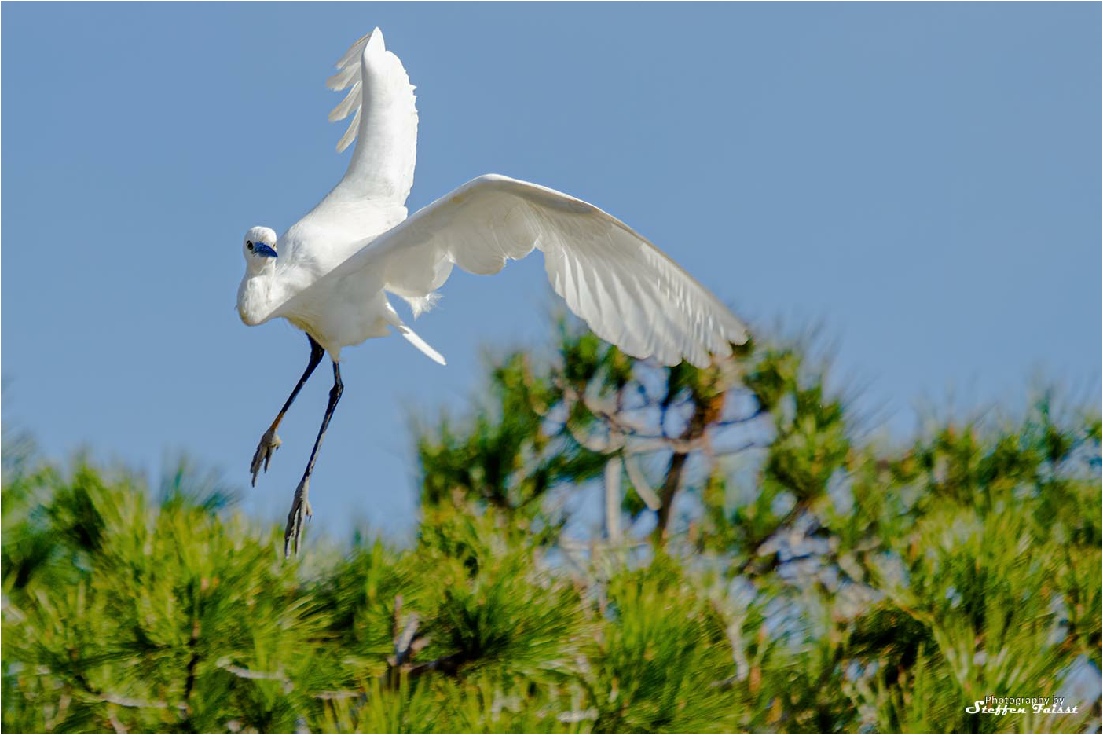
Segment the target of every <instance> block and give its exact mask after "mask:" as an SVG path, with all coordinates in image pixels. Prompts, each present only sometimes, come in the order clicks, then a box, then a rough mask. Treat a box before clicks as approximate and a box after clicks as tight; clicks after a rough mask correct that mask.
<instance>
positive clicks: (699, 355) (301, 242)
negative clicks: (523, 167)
mask: <svg viewBox="0 0 1103 735" xmlns="http://www.w3.org/2000/svg"><path fill="white" fill-rule="evenodd" d="M329 83H330V86H331V87H333V88H334V89H346V88H347V89H349V92H348V94H347V96H346V98H345V99H344V101H342V102H341V103H340V104H339V105H338V106H337V108H335V109H334V111H333V113H332V114H331V115H330V118H331V119H342V118H344V117H346V116H348V115H349V114H352V115H353V120H352V123H351V125H350V127H349V131H348V132H347V133H346V134H345V137H344V138H342V141H341V143H340V144H339V146H338V149H339V150H340V149H342V148H344V147H345V146H347V145H348V144H349V143H350V142H351V141H352V140H353V139H354V138H355V140H356V148H355V150H354V151H353V155H352V159H351V161H350V163H349V166H348V170H347V171H346V173H345V176H344V178H342V180H341V181H340V183H338V185H337V186H336V187H335V188H334V189H333V191H331V192H330V193H329V194H328V195H327V196H326V197H325V198H324V199H323V200H322V201H321V203H319V204H318V206H317V207H315V208H314V209H313V210H312V211H311V212H309V213H308V214H307V215H306V216H305V217H303V218H302V219H301V220H300V221H299V222H297V223H296V224H295V225H293V226H292V227H291V228H290V229H288V231H287V232H286V233H285V234H283V235H282V236H280V237H279V238H278V239H277V238H276V236H275V233H274V232H272V231H271V230H268V229H267V228H253V229H252V230H250V232H249V234H248V235H247V236H246V252H245V256H246V264H247V265H246V274H245V277H244V279H243V280H242V283H241V286H240V288H239V290H238V310H239V313H240V315H241V318H242V320H243V321H244V322H245V323H246V324H249V325H254V324H260V323H262V322H265V321H268V320H269V319H272V318H275V317H283V318H285V319H287V320H288V321H290V322H291V323H292V324H294V325H296V326H297V327H299V328H300V329H302V330H304V331H306V332H307V333H308V334H309V335H310V336H311V337H313V338H314V339H315V340H316V341H317V342H318V343H319V344H320V345H321V346H322V347H323V348H325V350H326V351H327V352H329V354H330V356H331V357H332V358H333V360H334V361H337V360H339V359H340V352H341V349H342V348H344V347H347V346H350V345H356V344H359V343H361V342H363V341H365V340H367V339H370V338H373V337H382V336H385V335H386V334H388V332H389V329H390V328H394V329H396V330H397V331H398V332H399V333H401V334H403V336H405V337H406V338H407V339H409V340H410V341H411V342H412V343H413V344H414V345H415V346H417V347H418V349H420V350H422V351H423V352H425V354H427V355H429V356H430V357H432V358H433V359H435V360H437V361H439V362H442V363H443V358H441V357H440V355H439V354H437V353H436V352H435V351H434V350H433V349H432V348H430V347H429V346H428V345H426V344H425V343H424V342H423V341H421V340H420V339H419V338H418V337H417V336H416V335H414V334H413V332H411V331H410V330H409V328H408V327H407V326H406V325H405V324H403V323H402V321H401V320H400V319H399V317H398V315H397V313H396V312H395V310H394V309H393V308H392V307H391V305H390V303H389V302H388V300H387V294H388V293H391V294H395V295H397V296H399V297H402V298H404V299H406V300H407V301H408V302H409V303H410V305H411V307H412V308H413V311H414V314H415V316H416V315H417V314H419V313H421V312H422V311H425V310H426V309H428V308H429V307H431V306H432V303H433V300H434V298H435V291H436V290H437V289H438V288H440V287H441V286H442V285H443V283H444V282H445V280H447V278H448V276H449V274H450V273H451V270H452V268H453V266H459V267H460V268H462V269H463V270H466V271H469V272H471V273H476V274H491V273H497V272H498V271H499V270H501V269H502V267H504V265H505V263H506V262H507V261H508V260H510V259H518V258H522V257H524V256H526V255H528V254H529V253H531V252H532V251H533V250H534V249H539V250H541V251H542V252H543V254H544V259H545V267H546V271H547V274H548V278H549V280H550V282H551V284H552V286H553V288H554V289H555V291H556V292H557V293H558V294H559V295H560V296H562V297H563V298H564V299H565V300H566V302H567V305H568V306H569V307H570V308H571V310H572V311H573V312H574V313H575V314H577V315H578V316H580V317H581V318H582V319H583V320H584V321H586V323H587V324H588V325H589V326H590V328H591V329H593V330H594V332H595V333H597V334H598V335H599V336H601V337H602V338H604V339H606V340H608V341H609V342H612V343H613V344H616V345H618V346H619V347H620V348H621V349H623V350H624V351H625V352H626V353H628V354H630V355H633V356H635V357H640V358H647V357H654V358H656V359H657V360H659V361H660V362H662V363H663V364H667V365H673V364H676V363H678V362H680V361H681V360H682V359H686V360H689V361H690V362H692V363H693V364H695V365H699V366H703V365H706V364H708V361H709V354H710V353H713V354H720V355H726V354H728V352H729V350H730V347H729V344H730V343H742V342H743V341H745V339H746V330H745V328H744V326H743V324H742V323H741V322H740V321H739V319H737V318H736V317H735V316H734V315H733V314H732V313H731V312H730V311H729V310H728V309H727V308H726V307H725V306H724V305H723V304H722V303H721V302H720V301H719V300H718V299H716V297H715V296H713V295H712V294H711V293H709V292H708V291H707V290H706V289H705V288H704V287H703V286H701V285H700V284H699V283H697V282H696V281H695V280H694V279H693V278H692V277H691V276H689V275H688V274H687V273H686V272H685V271H683V270H682V269H681V268H680V267H678V266H677V265H676V264H675V263H674V262H673V261H671V260H670V259H669V258H667V257H666V256H665V255H663V254H662V253H661V252H660V251H659V250H658V249H657V248H655V247H654V246H653V245H651V243H649V242H647V241H646V240H645V239H643V238H642V237H640V236H639V235H638V234H636V233H635V232H634V231H632V230H631V229H630V228H629V227H628V226H627V225H625V224H623V223H622V222H620V221H619V220H617V219H615V218H613V217H612V216H610V215H608V214H606V213H605V212H603V211H601V210H600V209H598V208H597V207H594V206H593V205H590V204H587V203H586V202H583V201H581V200H579V199H575V198H573V197H570V196H567V195H565V194H561V193H559V192H557V191H553V190H551V189H547V188H545V187H541V186H537V185H536V184H530V183H526V182H523V181H517V180H514V179H510V178H507V177H504V176H496V175H486V176H481V177H479V178H477V179H475V180H473V181H470V182H468V183H467V184H464V185H463V186H461V187H460V188H459V189H456V190H455V191H453V192H452V193H450V194H448V195H446V196H445V197H443V198H441V199H439V200H437V201H436V202H434V203H432V204H430V205H429V206H427V207H425V208H424V209H422V210H420V211H418V212H417V213H415V214H414V215H413V216H411V217H407V211H406V207H405V202H406V198H407V196H408V195H409V192H410V187H411V185H412V183H413V173H414V164H415V160H416V145H417V111H416V108H415V103H414V94H413V87H412V86H411V85H410V82H409V78H408V77H407V75H406V72H405V70H404V69H403V67H402V63H401V62H400V61H399V59H398V57H397V56H395V55H394V54H393V53H391V52H389V51H387V50H386V48H385V46H384V43H383V36H382V34H381V33H380V32H379V30H378V29H376V30H375V31H373V32H372V33H371V34H369V35H368V36H365V37H364V38H362V39H360V40H359V41H358V42H357V43H356V44H354V45H353V47H352V48H351V49H350V50H349V51H348V52H347V53H346V54H345V56H344V57H342V59H341V61H340V62H338V72H337V74H335V75H334V76H333V77H331V79H330V82H329ZM254 244H255V245H256V248H257V249H256V250H254ZM264 245H267V246H270V248H271V251H269V250H264V252H270V255H271V256H272V257H264V256H262V255H260V254H258V253H260V251H261V250H263V248H262V247H261V246H264ZM277 253H278V255H277Z"/></svg>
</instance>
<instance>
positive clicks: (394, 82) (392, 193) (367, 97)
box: [327, 28, 417, 205]
mask: <svg viewBox="0 0 1103 735" xmlns="http://www.w3.org/2000/svg"><path fill="white" fill-rule="evenodd" d="M337 70H338V71H337V73H336V74H334V75H333V76H332V77H330V78H329V80H328V81H327V85H328V86H329V88H330V89H333V90H336V91H342V90H345V89H347V90H348V93H347V94H346V95H345V98H344V100H342V101H341V103H340V104H338V105H337V106H336V107H335V108H333V111H332V112H331V113H330V114H329V119H330V120H331V121H334V122H336V121H338V120H344V119H345V118H347V117H348V116H349V115H352V122H351V123H350V124H349V127H348V130H347V131H346V132H345V134H344V136H342V138H341V140H340V142H339V143H338V144H337V150H338V151H343V150H345V148H347V147H348V146H349V144H350V143H351V142H352V141H353V140H356V148H355V149H353V152H352V160H351V161H349V167H348V170H347V171H345V176H344V178H343V179H341V182H340V183H339V184H337V187H336V188H335V189H334V190H333V191H332V192H331V193H330V195H329V197H327V199H332V198H336V199H339V200H343V201H356V200H364V199H371V200H376V201H378V202H379V203H380V204H385V203H390V204H398V205H402V204H404V203H405V201H406V197H408V196H409V195H410V187H411V186H412V185H413V183H414V163H415V161H416V157H417V107H416V106H415V102H414V88H413V86H412V85H411V84H410V77H409V76H408V75H407V74H406V69H404V68H403V66H402V62H401V61H399V59H398V57H397V56H395V55H394V54H393V53H391V52H390V51H388V50H387V49H386V46H384V44H383V32H382V31H380V30H379V29H378V28H376V29H375V30H374V31H372V32H371V33H369V34H368V35H366V36H364V37H363V38H361V39H360V40H359V41H357V42H356V43H354V44H353V45H352V48H350V49H349V50H348V51H346V52H345V55H344V56H342V57H341V60H340V61H338V62H337Z"/></svg>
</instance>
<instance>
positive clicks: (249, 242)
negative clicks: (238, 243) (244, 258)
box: [245, 240, 253, 250]
mask: <svg viewBox="0 0 1103 735" xmlns="http://www.w3.org/2000/svg"><path fill="white" fill-rule="evenodd" d="M245 248H246V249H247V250H252V249H253V241H252V240H246V241H245Z"/></svg>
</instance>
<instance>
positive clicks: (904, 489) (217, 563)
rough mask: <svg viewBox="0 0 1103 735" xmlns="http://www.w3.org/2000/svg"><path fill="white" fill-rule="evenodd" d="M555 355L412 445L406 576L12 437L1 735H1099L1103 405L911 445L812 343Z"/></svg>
mask: <svg viewBox="0 0 1103 735" xmlns="http://www.w3.org/2000/svg"><path fill="white" fill-rule="evenodd" d="M554 355H555V356H554V358H553V359H550V360H545V361H542V360H539V359H537V358H536V357H535V356H534V355H533V354H532V353H528V352H523V351H518V352H512V353H508V354H505V355H503V356H501V357H499V358H498V359H494V360H492V361H491V362H490V364H489V365H488V387H487V390H486V391H485V393H484V394H483V396H482V398H481V399H480V401H479V402H478V403H477V405H476V408H474V409H473V410H472V411H471V412H470V413H468V414H467V415H463V416H458V417H457V416H450V415H441V416H439V417H436V418H422V419H420V420H418V421H416V422H415V424H414V441H415V445H416V448H417V458H418V462H419V467H420V473H421V474H420V488H419V490H420V499H421V518H420V521H419V526H418V533H417V538H416V541H415V542H414V543H413V544H412V545H410V546H409V547H408V548H393V547H390V546H388V545H386V544H384V543H382V542H380V541H378V540H373V539H366V538H357V539H355V540H354V542H353V543H352V545H351V546H350V547H338V546H334V545H326V544H319V543H315V544H311V545H308V550H307V553H306V554H305V555H304V557H303V558H302V559H299V560H295V561H290V562H288V561H284V560H283V559H282V555H281V553H280V550H281V548H282V547H281V542H280V538H281V537H280V533H279V529H277V528H274V527H272V528H268V527H263V526H261V525H259V524H257V523H255V522H251V521H250V520H248V519H246V518H244V517H242V516H241V515H240V514H239V513H237V512H236V511H235V510H234V502H235V499H236V498H235V494H234V492H233V491H232V490H231V489H230V488H228V487H227V486H226V485H225V484H224V483H222V482H221V481H220V480H219V478H218V477H217V476H215V475H210V474H203V473H202V472H200V471H198V470H197V469H196V468H195V467H194V466H192V465H191V464H189V463H188V462H186V461H181V463H180V464H179V466H178V468H177V469H176V470H175V471H174V472H172V473H170V474H169V476H167V477H166V478H165V479H164V480H163V481H162V482H161V484H160V487H159V488H157V489H156V490H154V489H151V488H149V487H147V486H146V484H145V482H144V481H143V480H142V479H141V478H139V477H137V476H135V475H133V474H130V473H127V472H125V471H119V470H112V469H110V468H104V467H100V466H97V465H96V464H94V463H93V462H92V461H90V460H89V459H88V458H83V457H82V458H77V459H76V460H74V461H73V462H72V463H71V464H70V465H68V466H61V465H58V464H56V463H51V462H48V461H44V460H42V459H41V458H39V457H38V456H37V455H36V453H35V452H34V450H33V447H31V446H30V445H29V444H28V443H27V442H26V441H25V440H20V439H9V438H6V439H5V447H4V477H3V544H2V559H3V585H4V586H3V644H4V645H3V720H2V724H3V727H4V729H5V730H7V731H11V732H41V731H116V732H130V731H142V732H147V731H148V732H154V731H165V732H169V731H171V732H180V731H189V732H190V731H195V732H212V731H213V732H222V731H230V732H249V731H252V732H284V731H311V732H314V731H342V732H343V731H387V732H438V731H439V732H506V731H508V732H517V731H525V732H528V731H539V732H652V731H663V732H673V731H677V732H724V731H785V732H805V731H807V732H836V731H867V732H868V731H931V732H987V731H993V732H995V731H1015V732H1018V731H1062V732H1065V731H1067V732H1082V731H1085V730H1088V731H1091V730H1096V731H1098V729H1099V725H1100V710H1099V694H1100V692H1099V671H1100V666H1101V661H1100V618H1101V611H1100V605H1101V571H1100V564H1101V558H1100V556H1101V544H1103V535H1101V529H1100V510H1101V502H1103V501H1101V489H1100V434H1101V430H1100V419H1099V413H1098V409H1097V408H1096V407H1095V406H1083V407H1079V406H1073V407H1070V408H1064V409H1059V408H1058V407H1057V406H1056V403H1055V401H1054V399H1053V398H1052V397H1051V396H1048V395H1043V396H1042V397H1041V398H1039V399H1037V400H1036V401H1035V402H1034V403H1033V404H1032V405H1030V406H1029V407H1028V409H1027V410H1025V411H1021V412H1020V414H1021V416H1020V417H1019V418H1017V419H1015V420H1012V419H1009V418H1006V417H1001V418H998V419H997V418H990V419H988V420H984V421H981V420H976V421H960V420H956V419H946V420H943V421H939V422H933V423H932V425H931V426H930V427H929V428H928V429H927V430H926V431H924V432H923V433H922V434H921V435H920V436H918V437H916V438H914V439H913V440H911V441H908V442H900V441H891V440H882V439H877V438H870V436H869V434H868V432H863V431H861V429H863V428H865V427H862V426H859V425H857V423H856V419H855V418H854V416H855V414H854V410H853V408H852V406H851V405H850V403H849V402H848V401H847V400H845V399H844V398H842V397H840V396H839V395H837V394H836V393H834V392H833V391H832V390H830V388H829V385H828V383H827V378H826V371H825V369H824V368H823V367H822V366H817V365H815V364H813V361H812V360H810V359H809V358H808V356H807V355H808V352H807V350H806V349H804V348H802V347H801V345H800V343H796V344H766V343H752V344H748V345H746V346H743V347H741V348H739V349H738V350H737V351H736V353H735V355H734V356H733V358H732V359H731V360H728V361H724V362H718V363H716V364H714V365H713V366H712V367H710V368H709V369H707V370H698V369H695V368H692V367H690V366H687V365H680V366H677V367H673V368H663V367H659V366H656V365H654V364H651V363H647V362H640V361H637V360H634V359H632V358H629V357H627V356H625V355H624V354H623V353H620V352H619V351H618V350H616V349H614V348H611V347H609V346H608V345H606V344H604V343H602V342H601V341H599V340H598V339H596V338H595V337H594V336H593V335H592V334H589V333H588V332H585V331H580V330H578V329H577V328H575V327H573V326H572V325H571V324H570V323H568V322H565V321H561V322H560V323H559V325H558V329H557V332H556V335H555V349H554ZM1053 694H1057V695H1059V696H1066V697H1067V698H1068V702H1067V704H1068V705H1069V706H1076V707H1078V712H1077V713H1075V714H1053V713H1049V714H1046V713H1039V714H1034V713H1031V714H1027V715H1008V716H993V715H985V714H981V713H977V714H971V713H968V712H966V707H968V706H970V705H972V704H973V702H974V701H976V700H978V699H984V697H986V696H990V695H992V696H1049V695H1053Z"/></svg>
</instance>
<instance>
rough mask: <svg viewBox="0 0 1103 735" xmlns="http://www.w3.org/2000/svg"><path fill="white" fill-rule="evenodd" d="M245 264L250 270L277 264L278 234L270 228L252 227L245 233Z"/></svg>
mask: <svg viewBox="0 0 1103 735" xmlns="http://www.w3.org/2000/svg"><path fill="white" fill-rule="evenodd" d="M243 247H244V248H245V250H244V251H243V252H244V253H245V263H246V265H247V266H248V268H249V270H257V269H260V268H261V267H262V266H263V265H264V264H265V263H272V262H275V258H276V233H275V232H274V231H273V230H271V229H270V228H268V227H252V228H250V229H249V231H248V232H246V233H245V243H244V244H243Z"/></svg>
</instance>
